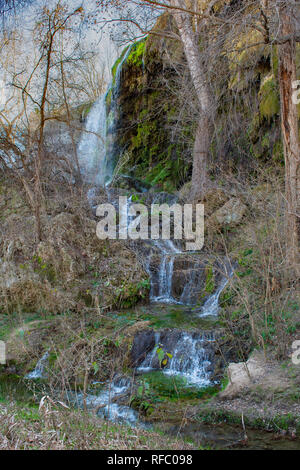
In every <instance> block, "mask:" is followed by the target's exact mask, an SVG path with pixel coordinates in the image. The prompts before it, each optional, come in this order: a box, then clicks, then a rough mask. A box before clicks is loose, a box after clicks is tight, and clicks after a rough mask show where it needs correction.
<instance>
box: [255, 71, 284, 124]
mask: <svg viewBox="0 0 300 470" xmlns="http://www.w3.org/2000/svg"><path fill="white" fill-rule="evenodd" d="M259 98H260V104H259V110H260V115H261V117H262V118H266V119H267V120H268V121H270V119H271V118H272V117H273V116H275V115H277V114H278V113H279V111H280V99H279V91H278V87H277V84H276V82H275V78H274V75H273V74H272V73H270V74H269V75H267V76H266V77H265V78H264V80H263V81H262V83H261V86H260V91H259Z"/></svg>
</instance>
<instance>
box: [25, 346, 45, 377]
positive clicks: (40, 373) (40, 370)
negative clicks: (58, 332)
mask: <svg viewBox="0 0 300 470" xmlns="http://www.w3.org/2000/svg"><path fill="white" fill-rule="evenodd" d="M48 366H49V352H48V351H47V352H46V353H45V354H44V355H43V356H42V357H41V358H40V359H39V360H38V362H37V364H36V366H35V368H34V370H33V371H32V372H29V373H28V374H27V375H26V376H25V378H26V379H29V380H34V379H45V378H47V368H48Z"/></svg>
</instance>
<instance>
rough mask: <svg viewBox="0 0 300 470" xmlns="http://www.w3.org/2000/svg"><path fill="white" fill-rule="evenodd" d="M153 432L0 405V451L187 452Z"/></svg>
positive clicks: (178, 442) (57, 411)
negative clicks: (157, 450) (158, 450)
mask: <svg viewBox="0 0 300 470" xmlns="http://www.w3.org/2000/svg"><path fill="white" fill-rule="evenodd" d="M194 448H195V447H194V446H193V445H192V444H188V443H185V442H184V441H182V440H177V439H175V438H173V439H170V438H168V437H167V436H164V435H161V434H159V433H156V432H153V431H146V430H144V429H140V428H135V429H132V428H128V427H127V426H121V425H117V424H113V423H109V422H106V421H103V420H101V419H99V418H97V417H94V416H91V415H87V414H84V413H83V412H80V411H70V410H66V409H64V408H63V407H60V408H58V407H55V406H54V405H53V407H52V406H49V404H48V405H47V406H46V408H45V407H44V406H43V405H42V406H40V410H39V411H38V410H36V409H29V408H28V409H26V408H25V409H24V408H22V409H20V408H18V407H17V406H15V405H13V404H10V405H0V449H1V450H35V449H39V450H70V449H77V450H155V449H160V450H191V449H194Z"/></svg>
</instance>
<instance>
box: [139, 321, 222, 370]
mask: <svg viewBox="0 0 300 470" xmlns="http://www.w3.org/2000/svg"><path fill="white" fill-rule="evenodd" d="M186 337H188V338H189V340H190V341H192V342H194V343H195V344H196V348H195V349H196V352H197V349H199V353H200V349H201V350H203V349H205V351H206V359H207V361H208V362H210V365H209V366H208V367H207V370H208V371H209V372H211V373H212V372H213V369H214V352H215V343H214V339H213V333H211V332H202V331H200V332H199V331H195V332H186V331H182V330H178V329H164V330H161V331H159V332H154V331H153V330H152V329H151V330H144V331H140V332H139V333H137V334H136V335H135V337H134V340H133V345H132V349H131V361H132V366H133V367H136V368H137V367H140V366H141V365H142V364H143V362H144V360H145V358H146V357H147V356H148V354H149V353H151V351H153V349H154V347H155V346H158V347H160V348H162V350H163V351H164V352H165V353H166V354H167V353H169V354H171V355H174V353H175V351H179V350H181V353H180V354H181V355H182V358H183V359H184V356H188V355H189V354H190V353H192V351H189V347H188V346H189V344H188V343H187V342H186V341H185V339H186ZM186 346H187V348H186V350H185V351H184V349H185V347H186ZM194 353H195V351H194ZM151 368H153V369H160V363H159V359H158V356H157V355H156V354H153V356H152V360H151Z"/></svg>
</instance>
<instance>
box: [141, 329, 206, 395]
mask: <svg viewBox="0 0 300 470" xmlns="http://www.w3.org/2000/svg"><path fill="white" fill-rule="evenodd" d="M172 335H173V336H174V337H172ZM214 341H215V339H214V335H213V333H203V334H200V335H199V334H195V333H189V332H185V331H183V332H179V333H178V332H177V331H175V333H172V332H171V333H169V335H168V336H166V333H164V332H162V333H160V332H156V333H155V347H154V348H153V349H152V351H150V352H149V354H148V355H147V356H146V358H145V359H144V361H143V362H142V364H141V365H140V366H139V367H138V371H139V372H149V371H151V370H157V369H160V364H159V360H158V354H157V350H158V348H162V349H163V351H165V352H166V353H169V354H170V355H171V358H168V362H167V365H166V367H164V368H163V369H162V370H163V372H164V373H165V374H167V375H179V376H182V377H184V378H185V379H186V381H187V383H188V384H190V385H197V386H198V387H205V386H208V385H209V384H210V383H211V375H212V360H213V354H212V348H211V347H210V346H211V343H213V342H214Z"/></svg>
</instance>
